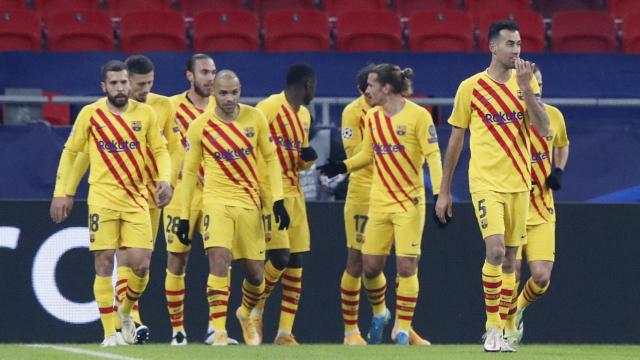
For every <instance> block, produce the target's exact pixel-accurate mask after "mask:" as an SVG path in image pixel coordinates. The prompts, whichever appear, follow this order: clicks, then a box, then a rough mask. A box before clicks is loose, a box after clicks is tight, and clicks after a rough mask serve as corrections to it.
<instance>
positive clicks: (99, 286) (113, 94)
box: [51, 60, 172, 346]
mask: <svg viewBox="0 0 640 360" xmlns="http://www.w3.org/2000/svg"><path fill="white" fill-rule="evenodd" d="M101 72H102V83H101V86H102V90H103V91H104V93H105V94H106V95H107V96H106V98H102V99H100V100H98V101H96V102H95V103H93V104H90V105H87V106H85V107H84V108H83V109H82V111H81V112H80V114H79V115H78V118H77V119H76V122H75V123H74V126H73V129H72V131H71V134H70V135H69V139H68V140H67V143H66V144H65V149H64V150H63V152H62V156H61V158H60V165H59V167H58V174H57V178H56V188H55V191H54V198H53V200H52V202H51V217H52V219H53V221H54V222H56V223H60V222H61V221H63V220H64V219H66V218H67V216H68V214H69V211H71V208H72V206H73V196H72V195H71V194H74V193H75V190H76V188H75V186H76V185H77V181H74V182H68V179H69V178H70V177H71V176H72V175H71V173H72V172H74V171H76V167H75V166H74V161H75V158H76V156H77V154H78V153H79V152H82V151H83V150H85V148H87V146H88V154H89V163H90V167H91V174H90V176H89V184H90V186H89V198H88V205H89V232H90V239H89V242H90V245H89V249H90V250H91V251H92V252H93V253H94V258H95V269H96V278H95V282H94V295H95V298H96V302H97V303H98V307H99V310H100V319H101V321H102V326H103V329H104V335H105V340H104V341H103V342H102V345H103V346H115V345H121V344H123V341H122V340H124V342H126V343H129V344H131V343H133V342H134V341H135V335H136V333H135V330H136V329H135V324H134V320H133V318H132V317H131V309H132V307H133V305H134V304H135V303H136V302H137V301H138V298H139V297H140V296H141V295H142V293H143V292H144V289H145V288H146V285H147V283H148V281H149V263H150V260H151V251H152V249H153V243H154V241H153V237H152V230H151V219H150V216H149V205H148V201H149V199H148V196H149V194H148V191H147V189H146V184H147V179H146V178H145V175H144V166H145V158H146V157H147V154H146V152H147V146H148V147H149V149H150V150H149V151H150V152H151V153H152V154H153V156H154V158H155V159H156V162H157V166H158V172H157V174H158V176H157V178H156V183H157V187H156V193H155V195H156V199H155V201H156V202H157V204H158V206H164V205H166V204H167V203H168V202H169V201H170V199H171V196H172V188H171V185H170V183H169V180H170V167H171V160H170V158H169V154H168V152H167V148H166V140H165V139H164V137H163V136H162V134H161V130H160V128H159V127H158V124H157V117H156V113H155V111H154V110H153V109H152V108H151V107H150V106H148V105H146V104H142V103H139V102H137V101H134V100H130V99H128V95H129V91H130V88H129V77H128V73H127V67H126V65H125V64H124V63H123V62H121V61H116V60H112V61H109V62H108V63H107V64H105V65H104V66H103V67H102V71H101ZM82 171H83V172H84V169H83V170H82ZM73 176H75V177H81V176H82V174H80V175H78V174H74V175H73ZM118 248H125V249H126V257H127V260H128V263H129V266H130V267H131V273H130V274H129V278H128V280H127V284H126V289H127V290H126V295H125V297H124V299H123V302H122V304H121V305H120V306H119V307H118V315H119V318H120V321H121V324H122V333H121V334H122V337H121V338H120V337H119V334H118V333H116V324H115V317H114V314H113V311H114V306H113V305H114V303H113V302H114V291H113V287H112V280H111V273H112V271H113V265H114V263H113V259H114V255H115V250H116V249H118Z"/></svg>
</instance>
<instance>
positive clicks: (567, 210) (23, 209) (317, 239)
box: [0, 201, 640, 343]
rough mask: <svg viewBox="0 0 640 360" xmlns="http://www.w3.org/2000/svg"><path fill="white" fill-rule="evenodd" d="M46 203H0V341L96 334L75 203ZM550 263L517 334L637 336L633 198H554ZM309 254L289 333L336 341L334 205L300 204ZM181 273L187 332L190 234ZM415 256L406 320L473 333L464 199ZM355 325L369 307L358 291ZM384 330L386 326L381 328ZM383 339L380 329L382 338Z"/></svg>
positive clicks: (159, 318) (338, 211) (479, 310)
mask: <svg viewBox="0 0 640 360" xmlns="http://www.w3.org/2000/svg"><path fill="white" fill-rule="evenodd" d="M48 207H49V204H48V203H46V202H14V201H5V202H0V270H1V271H2V275H3V277H2V279H3V285H2V289H3V290H2V296H0V309H3V310H2V311H0V329H1V331H0V333H1V334H2V335H1V336H0V341H1V342H94V343H97V342H99V341H100V340H101V338H102V330H101V326H100V323H99V321H98V312H97V308H96V306H95V304H94V303H92V300H93V294H92V283H93V277H94V275H93V260H92V256H91V254H90V253H89V251H88V250H87V248H86V246H87V243H88V242H87V240H88V235H87V230H86V228H85V223H86V205H85V204H84V203H77V204H76V206H75V208H74V209H73V212H72V215H71V217H70V218H69V219H68V220H67V222H65V223H64V224H63V225H54V224H53V223H51V221H50V220H49V216H48ZM557 210H558V218H559V224H558V231H557V252H556V258H557V265H556V267H555V269H554V276H553V279H552V281H551V288H550V290H549V293H548V294H547V295H546V296H545V297H543V298H542V299H541V300H540V301H539V302H538V303H536V304H534V305H533V306H532V307H530V308H529V309H527V311H526V313H525V341H527V342H563V343H605V342H606V343H638V342H639V339H640V326H638V323H639V322H640V316H639V315H640V309H639V307H638V304H640V290H639V286H638V280H637V279H639V278H640V266H638V258H639V256H640V241H638V239H637V237H638V234H639V233H640V231H639V230H640V224H639V221H638V219H640V206H638V205H583V204H560V205H559V206H558V209H557ZM308 213H309V223H310V227H311V236H312V254H311V256H309V257H308V258H307V259H305V268H304V276H303V286H302V299H301V302H300V310H299V313H298V317H297V320H296V326H295V328H294V333H295V334H296V336H297V338H298V339H299V340H300V341H301V342H303V343H310V342H322V343H339V342H341V341H342V336H343V327H342V317H341V310H340V298H339V293H338V288H339V284H340V276H341V274H342V271H343V268H344V263H345V258H346V249H345V240H344V225H343V219H342V203H310V204H308ZM194 244H195V245H194V249H193V253H192V255H191V263H190V264H189V269H188V275H187V295H186V309H185V313H186V314H185V323H186V329H187V334H188V337H189V341H190V342H200V341H202V340H204V336H205V331H206V327H207V311H208V309H207V304H206V300H205V287H206V278H207V273H208V271H207V262H206V259H205V257H204V256H203V255H202V254H203V250H202V244H201V242H199V241H197V240H196V241H195V242H194ZM422 251H423V256H422V259H421V261H420V274H419V275H420V298H419V303H418V306H417V311H416V316H415V317H414V327H415V328H416V329H417V330H418V331H419V332H420V333H421V334H423V335H424V336H425V337H427V338H429V339H431V340H432V341H433V342H435V343H473V342H479V339H480V336H481V335H482V333H483V331H484V309H483V300H482V288H481V283H480V269H481V266H482V262H483V245H482V241H481V239H480V233H479V231H478V229H477V225H476V222H475V218H474V215H473V209H472V208H471V205H470V204H456V206H455V218H454V223H453V224H452V225H451V226H450V227H448V228H446V229H438V228H437V227H436V226H435V225H434V224H433V222H432V220H431V218H430V216H429V220H428V222H427V230H426V232H425V235H424V241H423V245H422ZM165 264H166V254H165V251H164V240H163V239H159V240H158V242H157V244H156V251H155V253H154V257H153V262H152V273H151V281H150V284H149V287H148V288H147V291H146V292H145V294H144V296H143V297H142V299H141V309H142V317H143V320H144V321H145V322H146V324H147V325H148V326H149V327H150V328H151V339H152V341H154V342H169V340H170V336H171V335H170V334H171V330H170V324H169V319H168V316H167V311H166V301H165V297H164V274H165ZM393 265H394V262H393V259H390V261H389V262H388V264H387V272H386V273H387V280H388V283H389V291H388V292H387V304H388V306H389V307H390V308H391V309H393V305H394V293H395V292H394V287H393V283H394V276H395V275H394V274H395V271H394V266H393ZM240 282H241V281H240V274H239V273H238V271H234V276H233V291H232V294H231V302H230V303H231V306H230V311H229V314H230V316H229V318H228V321H227V324H228V329H229V331H230V334H231V336H232V337H236V338H241V337H242V336H241V332H240V329H239V326H238V324H237V322H236V320H235V318H234V315H233V312H234V310H235V309H236V307H237V306H238V305H239V302H240V297H241V291H240V288H239V286H240ZM279 298H280V296H279V290H277V291H276V292H275V293H274V295H273V296H272V297H271V298H270V299H269V302H268V304H267V309H266V312H265V326H266V328H265V340H266V341H272V340H273V338H274V336H275V332H276V330H277V329H276V328H277V322H278V321H277V320H278V319H277V315H278V313H279V311H278V310H279V302H278V301H276V300H279ZM360 313H361V317H360V326H361V329H362V331H363V332H366V330H367V328H368V322H369V320H370V307H369V305H368V304H367V301H366V296H362V305H361V311H360ZM388 330H389V329H388ZM385 339H387V340H388V336H386V337H385Z"/></svg>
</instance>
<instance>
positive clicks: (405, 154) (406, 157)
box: [376, 112, 418, 175]
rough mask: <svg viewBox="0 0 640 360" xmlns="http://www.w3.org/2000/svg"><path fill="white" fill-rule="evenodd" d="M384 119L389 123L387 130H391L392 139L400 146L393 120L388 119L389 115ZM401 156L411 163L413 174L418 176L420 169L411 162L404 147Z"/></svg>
mask: <svg viewBox="0 0 640 360" xmlns="http://www.w3.org/2000/svg"><path fill="white" fill-rule="evenodd" d="M378 114H379V112H376V119H377V118H378ZM384 119H385V122H386V123H387V129H389V133H390V134H391V139H392V140H393V141H395V142H396V144H398V145H400V139H398V137H397V136H396V133H395V131H393V126H391V118H390V117H388V116H387V115H384ZM400 155H402V157H404V159H405V160H407V163H409V166H411V168H412V169H413V172H414V173H415V174H416V175H417V174H418V169H416V167H415V166H414V165H413V163H412V162H411V159H409V155H407V152H406V151H405V150H404V147H403V148H401V149H400Z"/></svg>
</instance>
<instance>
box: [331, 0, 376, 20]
mask: <svg viewBox="0 0 640 360" xmlns="http://www.w3.org/2000/svg"><path fill="white" fill-rule="evenodd" d="M322 5H323V6H324V11H325V12H326V13H327V14H329V16H336V17H340V16H342V15H343V14H346V13H348V12H353V11H376V10H377V11H385V10H388V9H389V3H388V2H387V1H386V0H324V1H323V2H322Z"/></svg>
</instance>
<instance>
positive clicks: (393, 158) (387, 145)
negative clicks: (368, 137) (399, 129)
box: [372, 112, 415, 200]
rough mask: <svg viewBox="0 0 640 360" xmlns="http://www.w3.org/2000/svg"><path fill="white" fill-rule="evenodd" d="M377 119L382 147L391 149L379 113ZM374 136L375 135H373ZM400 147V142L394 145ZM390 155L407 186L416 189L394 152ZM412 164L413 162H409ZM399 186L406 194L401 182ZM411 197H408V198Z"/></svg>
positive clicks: (376, 115) (376, 114)
mask: <svg viewBox="0 0 640 360" xmlns="http://www.w3.org/2000/svg"><path fill="white" fill-rule="evenodd" d="M374 116H375V118H376V127H377V129H378V136H379V140H380V142H382V145H384V146H385V148H387V149H388V148H390V145H389V142H388V141H387V139H386V137H385V136H384V130H383V129H382V122H381V120H380V117H379V115H378V112H376V113H375V115H374ZM391 132H392V133H393V129H391ZM372 136H373V134H372ZM394 145H396V146H398V147H401V146H402V144H400V142H399V141H396V143H395V144H394ZM388 154H389V158H390V159H391V162H393V164H394V165H395V166H396V169H398V172H399V173H400V175H401V176H402V178H403V179H404V180H405V181H406V182H407V184H408V185H409V186H411V187H413V188H414V189H415V185H414V184H413V182H412V181H411V179H409V175H407V173H406V172H405V171H404V168H403V167H402V165H400V162H398V159H396V156H395V155H394V154H393V152H390V151H389V152H388ZM409 163H411V162H409ZM396 185H398V187H399V188H400V189H402V191H403V192H404V188H403V187H402V186H400V185H399V182H398V183H397V184H396ZM408 196H409V195H407V197H408ZM409 200H411V198H409Z"/></svg>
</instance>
